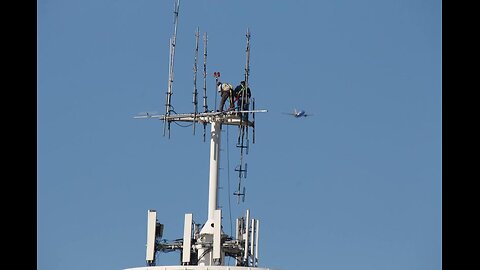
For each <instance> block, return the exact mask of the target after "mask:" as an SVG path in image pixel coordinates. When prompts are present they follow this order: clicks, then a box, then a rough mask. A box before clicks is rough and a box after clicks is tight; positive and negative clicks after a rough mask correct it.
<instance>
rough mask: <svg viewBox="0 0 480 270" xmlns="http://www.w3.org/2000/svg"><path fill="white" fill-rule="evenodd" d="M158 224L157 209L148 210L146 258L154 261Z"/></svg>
mask: <svg viewBox="0 0 480 270" xmlns="http://www.w3.org/2000/svg"><path fill="white" fill-rule="evenodd" d="M156 225H157V211H155V210H148V220H147V254H146V260H147V261H153V260H154V259H155V229H156Z"/></svg>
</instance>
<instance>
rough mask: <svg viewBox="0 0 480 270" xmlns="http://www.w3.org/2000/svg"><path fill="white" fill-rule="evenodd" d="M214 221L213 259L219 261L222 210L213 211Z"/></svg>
mask: <svg viewBox="0 0 480 270" xmlns="http://www.w3.org/2000/svg"><path fill="white" fill-rule="evenodd" d="M214 220H215V225H214V228H213V259H221V258H222V256H221V244H222V243H221V241H222V238H221V237H222V210H220V209H217V210H215V213H214Z"/></svg>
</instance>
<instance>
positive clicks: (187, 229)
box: [182, 214, 193, 263]
mask: <svg viewBox="0 0 480 270" xmlns="http://www.w3.org/2000/svg"><path fill="white" fill-rule="evenodd" d="M192 220H193V216H192V214H185V224H184V226H183V252H182V253H183V254H182V262H183V263H190V255H191V254H190V250H191V245H192Z"/></svg>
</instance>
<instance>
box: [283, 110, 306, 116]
mask: <svg viewBox="0 0 480 270" xmlns="http://www.w3.org/2000/svg"><path fill="white" fill-rule="evenodd" d="M283 114H288V115H292V116H293V117H295V118H299V117H307V116H312V115H313V114H307V113H306V112H305V110H299V111H297V109H293V112H290V113H283Z"/></svg>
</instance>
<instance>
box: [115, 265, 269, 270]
mask: <svg viewBox="0 0 480 270" xmlns="http://www.w3.org/2000/svg"><path fill="white" fill-rule="evenodd" d="M124 270H274V269H272V268H259V267H248V266H213V265H210V266H200V265H170V266H145V267H135V268H126V269H124Z"/></svg>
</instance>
